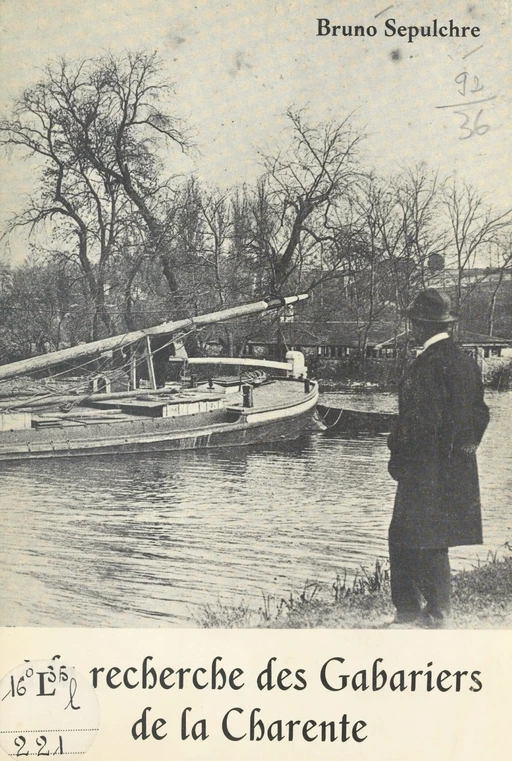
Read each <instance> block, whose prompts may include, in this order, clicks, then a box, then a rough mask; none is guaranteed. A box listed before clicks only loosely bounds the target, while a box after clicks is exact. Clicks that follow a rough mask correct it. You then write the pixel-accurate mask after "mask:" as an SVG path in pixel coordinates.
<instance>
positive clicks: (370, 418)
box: [317, 404, 397, 434]
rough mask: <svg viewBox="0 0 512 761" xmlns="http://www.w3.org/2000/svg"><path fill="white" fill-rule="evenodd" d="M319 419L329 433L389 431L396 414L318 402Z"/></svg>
mask: <svg viewBox="0 0 512 761" xmlns="http://www.w3.org/2000/svg"><path fill="white" fill-rule="evenodd" d="M317 412H318V416H319V418H320V421H321V422H322V423H323V425H325V427H326V429H327V431H329V432H331V433H348V434H356V433H390V432H391V430H392V429H393V425H394V423H395V420H396V419H397V415H396V414H395V413H394V412H369V411H364V410H351V409H347V408H345V407H330V406H328V405H326V404H318V405H317Z"/></svg>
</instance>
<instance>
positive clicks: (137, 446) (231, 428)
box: [0, 380, 318, 462]
mask: <svg viewBox="0 0 512 761" xmlns="http://www.w3.org/2000/svg"><path fill="white" fill-rule="evenodd" d="M280 383H281V385H283V384H284V387H285V390H286V387H288V388H289V389H290V392H291V393H290V394H286V393H285V394H282V396H283V399H282V400H281V401H280V402H279V403H276V404H272V405H269V404H268V403H262V404H258V403H257V399H256V403H255V405H254V407H251V408H236V407H233V406H232V407H229V408H227V409H226V410H218V411H213V412H204V413H198V414H195V415H192V416H184V417H182V418H179V417H178V418H143V419H141V418H136V419H134V420H132V421H129V422H128V423H127V422H124V423H113V424H108V425H103V426H96V427H95V426H89V427H85V428H83V429H80V428H73V429H66V428H55V429H51V430H45V429H43V430H35V429H28V430H20V431H9V432H3V433H2V434H1V437H0V462H2V461H3V462H12V461H26V460H32V459H48V458H60V457H84V456H93V455H101V456H104V455H117V454H139V453H144V452H169V451H183V450H190V449H205V448H210V447H231V446H249V445H254V444H261V443H270V442H278V441H285V440H292V439H294V438H296V437H297V436H299V435H300V433H301V432H302V431H303V430H304V429H306V428H307V427H308V426H309V425H310V424H311V422H312V419H313V415H314V412H315V408H316V404H317V401H318V386H317V384H316V383H313V382H312V383H311V387H310V389H309V391H308V392H307V393H306V392H305V391H304V384H303V383H302V382H300V381H293V380H290V381H288V382H287V383H285V382H284V381H281V382H280ZM255 397H256V394H255Z"/></svg>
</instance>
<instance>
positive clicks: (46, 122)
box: [0, 52, 187, 334]
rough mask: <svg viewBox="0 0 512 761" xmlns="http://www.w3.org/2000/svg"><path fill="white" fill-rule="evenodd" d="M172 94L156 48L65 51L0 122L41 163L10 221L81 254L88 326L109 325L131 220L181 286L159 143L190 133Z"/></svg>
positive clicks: (3, 135)
mask: <svg viewBox="0 0 512 761" xmlns="http://www.w3.org/2000/svg"><path fill="white" fill-rule="evenodd" d="M171 93H172V87H171V85H170V84H169V83H168V82H167V81H166V80H165V79H164V78H163V75H162V71H161V67H160V64H159V62H158V60H157V57H156V55H155V54H148V53H143V52H137V53H134V54H131V53H127V54H126V55H125V56H122V57H120V58H116V57H114V56H112V55H107V56H101V57H99V58H93V59H85V60H82V61H78V62H68V61H66V60H64V59H62V60H60V61H58V62H57V63H50V64H48V66H47V67H46V68H45V69H44V71H43V76H42V78H41V79H40V81H39V82H37V83H36V84H35V85H34V86H32V87H29V88H27V89H26V90H25V91H24V93H23V94H22V95H21V97H20V98H19V99H18V100H17V102H16V103H15V105H14V108H13V111H12V114H11V116H10V117H9V118H8V119H5V120H4V121H2V122H1V123H0V142H1V143H3V144H4V145H7V146H11V147H14V148H16V149H19V150H20V151H21V153H22V155H24V156H26V157H32V158H35V159H36V161H37V164H38V166H39V167H40V176H39V186H38V189H37V191H36V192H35V193H34V194H33V196H32V198H31V200H30V202H29V204H28V205H27V207H26V208H25V210H24V211H23V212H21V213H20V214H19V215H17V216H16V217H15V219H14V220H12V223H11V227H15V226H19V225H28V226H29V227H30V229H31V230H32V231H33V230H34V229H35V228H36V227H37V226H39V225H42V224H45V225H46V232H47V234H48V235H49V237H50V238H52V239H53V240H54V241H57V242H58V243H59V247H60V252H61V255H62V256H63V257H68V258H71V259H74V260H76V261H77V262H78V263H79V266H80V267H81V270H82V272H83V275H84V277H85V279H86V281H87V284H88V288H89V291H90V294H91V298H92V301H93V304H94V320H93V323H94V324H93V334H97V332H98V320H101V321H102V322H103V324H104V326H105V328H106V329H107V330H111V328H112V325H111V318H110V315H109V312H108V309H107V307H106V305H105V285H106V281H107V277H108V270H109V266H110V264H111V262H112V259H113V256H114V253H117V255H118V256H119V252H121V251H122V250H123V246H124V245H125V244H126V242H127V232H126V231H127V228H129V227H130V226H131V227H132V228H133V225H134V224H136V225H138V227H139V228H140V229H142V230H143V231H144V238H145V242H144V245H145V248H146V249H148V250H150V251H151V254H152V256H157V257H159V258H160V262H161V266H162V269H163V273H164V275H165V277H166V279H167V282H168V284H169V287H170V288H171V289H172V290H173V292H174V293H177V291H178V284H177V280H176V275H175V272H174V269H173V263H172V261H171V260H170V258H169V252H168V247H167V244H168V240H167V233H168V230H169V225H168V213H169V205H170V200H171V199H172V183H171V178H169V177H167V176H166V174H165V172H164V171H163V165H162V161H161V158H160V154H159V151H160V149H161V148H162V146H163V145H166V144H173V145H175V146H177V147H178V148H179V149H180V150H183V149H185V148H186V146H187V138H186V135H185V131H184V128H183V126H182V124H181V123H180V122H179V121H178V120H177V119H176V118H174V117H172V116H170V115H168V114H166V113H165V111H164V110H163V109H162V105H161V101H162V100H163V99H164V98H166V97H169V95H170V94H171ZM55 248H56V246H54V249H55Z"/></svg>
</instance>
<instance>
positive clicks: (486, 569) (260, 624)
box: [198, 547, 512, 629]
mask: <svg viewBox="0 0 512 761" xmlns="http://www.w3.org/2000/svg"><path fill="white" fill-rule="evenodd" d="M506 549H507V553H508V554H507V556H506V557H502V556H498V554H497V553H496V554H494V555H492V556H489V557H488V560H487V562H486V563H483V564H481V565H480V566H478V567H476V568H472V569H470V570H467V571H462V572H460V573H457V574H454V576H453V586H452V592H453V617H452V622H451V626H450V628H453V629H502V628H512V556H511V555H510V552H509V548H508V547H507V548H506ZM393 614H394V609H393V605H392V603H391V599H390V590H389V573H388V571H387V569H386V568H383V567H382V566H381V565H380V564H379V563H377V564H376V566H375V569H374V571H373V572H372V573H371V574H364V575H362V576H358V577H356V578H355V579H354V580H352V581H351V582H350V584H347V582H346V579H342V578H340V577H339V576H338V577H337V579H336V581H335V582H334V583H333V585H332V587H331V588H328V587H325V586H322V585H319V584H308V585H307V586H306V587H304V589H303V590H302V591H301V592H299V593H290V594H288V595H287V596H286V597H283V598H281V599H278V598H275V597H271V596H266V595H262V606H261V608H260V610H259V611H258V612H257V613H254V612H253V611H250V610H249V608H248V607H247V606H246V605H244V604H243V603H241V604H240V605H238V606H236V607H228V606H224V605H220V604H218V605H207V606H205V607H204V608H203V611H202V614H201V616H200V617H198V624H199V625H200V626H203V627H228V628H246V627H251V628H283V629H304V628H324V629H325V628H335V629H380V628H384V627H386V625H387V624H388V623H389V622H390V620H391V619H392V618H393Z"/></svg>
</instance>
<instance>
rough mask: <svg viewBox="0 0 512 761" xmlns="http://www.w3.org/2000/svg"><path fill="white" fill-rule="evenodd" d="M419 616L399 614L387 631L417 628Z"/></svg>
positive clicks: (390, 623)
mask: <svg viewBox="0 0 512 761" xmlns="http://www.w3.org/2000/svg"><path fill="white" fill-rule="evenodd" d="M417 620H418V615H417V614H413V613H397V614H396V616H395V617H394V619H393V620H392V621H390V622H389V623H387V624H386V625H385V626H386V628H387V629H411V628H415V624H416V622H417Z"/></svg>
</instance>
